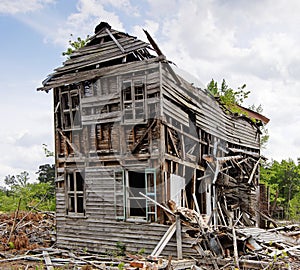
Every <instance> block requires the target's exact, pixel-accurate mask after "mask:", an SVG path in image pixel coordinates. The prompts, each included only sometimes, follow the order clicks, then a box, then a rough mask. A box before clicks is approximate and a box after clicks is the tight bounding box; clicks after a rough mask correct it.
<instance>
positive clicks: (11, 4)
mask: <svg viewBox="0 0 300 270" xmlns="http://www.w3.org/2000/svg"><path fill="white" fill-rule="evenodd" d="M55 2H56V0H25V1H24V0H13V1H12V0H1V2H0V13H4V14H17V13H27V12H33V11H36V10H39V9H42V8H44V7H45V6H46V5H48V4H52V3H55Z"/></svg>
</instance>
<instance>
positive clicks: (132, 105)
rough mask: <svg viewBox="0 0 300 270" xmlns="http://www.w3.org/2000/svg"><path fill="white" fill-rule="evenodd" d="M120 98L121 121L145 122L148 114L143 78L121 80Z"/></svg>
mask: <svg viewBox="0 0 300 270" xmlns="http://www.w3.org/2000/svg"><path fill="white" fill-rule="evenodd" d="M126 85H127V86H126ZM125 86H126V87H125ZM141 90H142V92H141ZM121 98H122V110H123V117H122V119H123V123H135V122H139V123H145V122H146V119H147V114H148V112H147V106H146V105H147V102H146V101H147V94H146V83H145V78H134V79H131V80H123V81H122V86H121ZM127 116H129V117H127Z"/></svg>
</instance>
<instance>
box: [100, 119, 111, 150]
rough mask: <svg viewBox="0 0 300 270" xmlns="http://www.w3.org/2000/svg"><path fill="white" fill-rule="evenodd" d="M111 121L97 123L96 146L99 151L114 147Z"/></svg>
mask: <svg viewBox="0 0 300 270" xmlns="http://www.w3.org/2000/svg"><path fill="white" fill-rule="evenodd" d="M111 131H112V124H111V123H103V124H98V125H96V147H97V151H101V150H110V149H112V144H111Z"/></svg>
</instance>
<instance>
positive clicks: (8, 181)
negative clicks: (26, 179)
mask: <svg viewBox="0 0 300 270" xmlns="http://www.w3.org/2000/svg"><path fill="white" fill-rule="evenodd" d="M4 183H5V185H7V186H9V187H12V186H15V185H17V179H16V177H15V176H14V175H7V176H5V178H4Z"/></svg>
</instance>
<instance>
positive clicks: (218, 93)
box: [207, 79, 250, 116]
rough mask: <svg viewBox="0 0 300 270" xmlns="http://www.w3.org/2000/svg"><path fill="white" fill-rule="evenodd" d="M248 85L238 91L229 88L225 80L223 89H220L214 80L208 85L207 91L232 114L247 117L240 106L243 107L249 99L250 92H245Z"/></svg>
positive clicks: (222, 85)
mask: <svg viewBox="0 0 300 270" xmlns="http://www.w3.org/2000/svg"><path fill="white" fill-rule="evenodd" d="M245 88H246V84H244V85H242V86H241V87H239V88H238V91H235V90H233V89H232V88H230V87H228V85H227V84H226V81H225V79H223V81H222V84H221V88H218V83H217V82H216V81H214V80H213V79H212V80H211V81H210V83H209V84H208V85H207V90H208V91H209V92H210V93H211V94H212V95H213V96H214V97H215V98H216V99H217V100H218V101H219V102H220V103H221V104H222V105H223V106H224V107H225V109H226V110H227V111H229V112H231V113H237V114H243V115H245V116H247V113H246V112H245V111H243V110H242V109H241V108H240V107H239V106H237V105H242V104H243V102H244V100H245V99H247V98H248V96H249V94H250V91H245V90H244V89H245Z"/></svg>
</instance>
